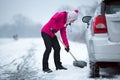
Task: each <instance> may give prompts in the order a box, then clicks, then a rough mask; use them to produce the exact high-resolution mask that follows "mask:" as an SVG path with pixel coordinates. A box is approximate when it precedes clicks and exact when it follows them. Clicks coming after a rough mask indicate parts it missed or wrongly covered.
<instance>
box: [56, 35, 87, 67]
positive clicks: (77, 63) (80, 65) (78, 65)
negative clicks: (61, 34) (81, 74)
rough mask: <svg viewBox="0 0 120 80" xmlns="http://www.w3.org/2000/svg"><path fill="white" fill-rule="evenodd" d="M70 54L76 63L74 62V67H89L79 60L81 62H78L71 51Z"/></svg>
mask: <svg viewBox="0 0 120 80" xmlns="http://www.w3.org/2000/svg"><path fill="white" fill-rule="evenodd" d="M57 39H58V40H59V41H60V42H61V43H62V44H63V46H64V47H66V46H65V44H64V43H63V42H62V41H61V39H60V38H58V37H57ZM68 53H69V54H70V55H71V56H72V58H73V59H74V60H75V61H73V65H74V66H76V67H80V68H84V67H85V66H87V62H85V61H82V60H79V61H78V60H77V59H76V58H75V56H73V54H72V53H71V52H70V51H69V52H68Z"/></svg>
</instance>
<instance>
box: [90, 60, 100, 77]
mask: <svg viewBox="0 0 120 80" xmlns="http://www.w3.org/2000/svg"><path fill="white" fill-rule="evenodd" d="M99 76H100V74H99V63H98V62H92V61H90V77H91V78H96V77H99Z"/></svg>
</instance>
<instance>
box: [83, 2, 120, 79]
mask: <svg viewBox="0 0 120 80" xmlns="http://www.w3.org/2000/svg"><path fill="white" fill-rule="evenodd" d="M82 21H83V22H84V23H87V31H86V44H87V49H88V53H89V63H90V76H91V77H99V76H100V73H99V71H100V70H99V69H100V67H106V66H108V65H112V66H116V65H118V64H119V63H120V0H103V1H102V2H101V4H100V5H99V6H98V7H97V8H96V11H95V14H94V16H89V15H88V16H84V17H83V18H82Z"/></svg>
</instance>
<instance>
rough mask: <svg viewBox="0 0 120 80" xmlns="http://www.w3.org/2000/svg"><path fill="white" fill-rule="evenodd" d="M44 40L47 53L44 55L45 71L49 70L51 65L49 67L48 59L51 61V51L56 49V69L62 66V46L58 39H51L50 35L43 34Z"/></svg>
mask: <svg viewBox="0 0 120 80" xmlns="http://www.w3.org/2000/svg"><path fill="white" fill-rule="evenodd" d="M42 38H43V40H44V44H45V47H46V49H45V52H44V55H43V61H42V63H43V70H45V69H48V68H49V65H48V59H49V55H50V52H51V49H52V48H53V49H54V63H55V66H56V68H57V67H60V66H61V62H60V45H59V42H58V40H57V37H56V36H55V37H53V38H52V37H50V36H49V35H48V34H46V33H44V32H42Z"/></svg>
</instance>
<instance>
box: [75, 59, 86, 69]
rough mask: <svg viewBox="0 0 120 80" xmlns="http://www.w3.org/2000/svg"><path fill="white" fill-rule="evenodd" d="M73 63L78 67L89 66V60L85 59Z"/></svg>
mask: <svg viewBox="0 0 120 80" xmlns="http://www.w3.org/2000/svg"><path fill="white" fill-rule="evenodd" d="M73 65H74V66H76V67H80V68H84V67H85V66H87V62H85V61H73Z"/></svg>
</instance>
